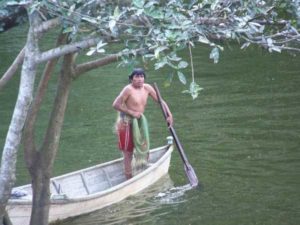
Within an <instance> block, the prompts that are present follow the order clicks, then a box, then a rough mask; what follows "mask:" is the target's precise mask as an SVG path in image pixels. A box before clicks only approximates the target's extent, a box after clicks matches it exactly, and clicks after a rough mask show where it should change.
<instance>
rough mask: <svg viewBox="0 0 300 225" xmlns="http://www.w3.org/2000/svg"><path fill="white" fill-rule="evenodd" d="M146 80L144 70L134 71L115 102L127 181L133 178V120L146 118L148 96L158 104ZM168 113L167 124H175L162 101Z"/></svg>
mask: <svg viewBox="0 0 300 225" xmlns="http://www.w3.org/2000/svg"><path fill="white" fill-rule="evenodd" d="M145 78H146V75H145V72H144V70H143V69H134V70H133V72H132V73H131V75H130V76H129V81H130V84H128V85H127V86H125V87H124V88H123V90H122V91H121V93H120V94H119V95H118V97H117V98H116V99H115V100H114V102H113V108H114V109H116V110H117V111H119V112H120V115H119V118H118V121H117V125H116V129H117V133H118V138H119V148H120V150H121V151H122V152H123V155H124V170H125V176H126V178H127V179H130V178H131V177H132V168H131V161H132V156H133V149H134V147H135V146H134V141H133V132H132V118H137V119H140V118H141V117H143V118H144V115H143V113H144V111H145V107H146V105H147V100H148V96H149V95H150V96H151V97H152V99H153V100H154V101H156V102H158V98H157V95H156V92H155V90H154V88H153V87H152V86H151V85H149V84H146V83H144V81H145ZM162 103H163V105H164V107H165V109H166V111H167V115H168V117H167V122H168V124H169V125H170V126H172V124H173V117H172V113H171V112H170V109H169V107H168V105H167V104H166V102H165V101H162Z"/></svg>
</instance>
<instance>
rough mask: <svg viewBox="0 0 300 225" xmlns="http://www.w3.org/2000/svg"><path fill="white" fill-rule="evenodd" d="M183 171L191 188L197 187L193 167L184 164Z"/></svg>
mask: <svg viewBox="0 0 300 225" xmlns="http://www.w3.org/2000/svg"><path fill="white" fill-rule="evenodd" d="M184 170H185V173H186V176H187V177H188V179H189V181H190V184H191V186H192V188H196V187H197V186H198V185H199V181H198V178H197V175H196V173H195V171H194V169H193V167H192V166H191V165H190V164H188V165H186V164H185V166H184Z"/></svg>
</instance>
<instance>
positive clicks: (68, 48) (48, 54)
mask: <svg viewBox="0 0 300 225" xmlns="http://www.w3.org/2000/svg"><path fill="white" fill-rule="evenodd" d="M98 41H100V38H90V39H87V40H83V41H79V42H76V43H73V44H67V45H64V46H60V47H57V48H54V49H51V50H48V51H45V52H43V53H40V54H39V55H38V56H37V57H36V63H37V64H39V63H42V62H45V61H48V60H51V59H54V58H57V57H60V56H63V55H67V54H71V53H76V52H79V51H81V50H82V49H86V48H89V47H91V46H93V45H95V44H97V43H98Z"/></svg>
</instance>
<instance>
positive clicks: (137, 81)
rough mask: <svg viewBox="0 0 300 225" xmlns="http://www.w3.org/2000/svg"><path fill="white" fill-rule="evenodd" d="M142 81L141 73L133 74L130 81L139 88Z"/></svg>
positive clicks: (143, 78)
mask: <svg viewBox="0 0 300 225" xmlns="http://www.w3.org/2000/svg"><path fill="white" fill-rule="evenodd" d="M144 81H145V77H144V75H143V74H135V75H134V76H133V77H132V81H131V83H132V85H133V86H134V87H136V88H140V87H143V85H144Z"/></svg>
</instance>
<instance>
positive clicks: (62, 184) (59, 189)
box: [7, 144, 173, 225]
mask: <svg viewBox="0 0 300 225" xmlns="http://www.w3.org/2000/svg"><path fill="white" fill-rule="evenodd" d="M172 151H173V145H172V144H170V145H166V146H162V147H158V148H155V149H153V150H150V155H149V166H147V168H146V169H144V170H143V171H142V172H140V173H138V174H136V175H134V176H133V178H131V179H129V180H126V178H125V176H124V172H123V159H122V158H120V159H116V160H113V161H110V162H107V163H103V164H99V165H96V166H93V167H89V168H86V169H83V170H79V171H75V172H72V173H68V174H65V175H61V176H58V177H54V178H52V179H51V184H50V189H51V193H52V194H51V206H50V212H49V222H53V221H56V220H62V219H66V218H69V217H73V216H78V215H82V214H85V213H89V212H92V211H95V210H97V209H100V208H103V207H105V206H108V205H111V204H113V203H116V202H119V201H121V200H123V199H125V198H126V197H128V196H130V195H134V194H136V193H138V192H139V191H141V190H143V189H145V188H147V187H148V186H150V185H151V184H153V183H155V182H156V181H157V180H159V179H160V178H161V177H162V176H164V175H165V174H167V173H168V170H169V165H170V159H171V153H172ZM12 193H17V194H19V195H20V193H22V194H25V193H26V195H24V196H22V197H17V198H11V199H10V200H9V202H8V205H7V211H8V214H9V216H10V218H11V220H12V222H13V224H14V225H28V224H29V222H30V214H31V201H32V189H31V185H24V186H20V187H16V188H14V189H13V191H12Z"/></svg>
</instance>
